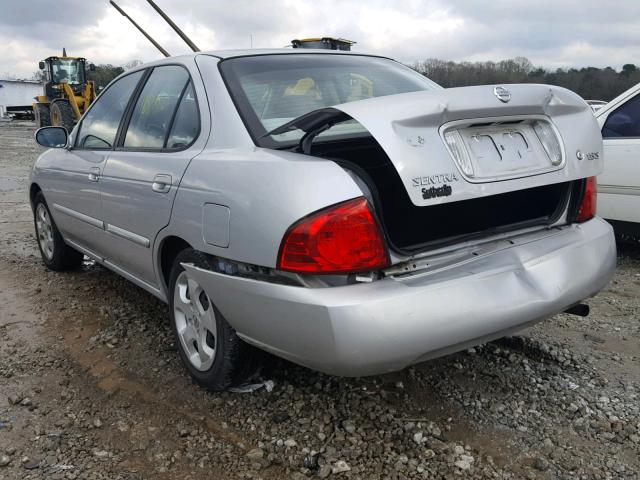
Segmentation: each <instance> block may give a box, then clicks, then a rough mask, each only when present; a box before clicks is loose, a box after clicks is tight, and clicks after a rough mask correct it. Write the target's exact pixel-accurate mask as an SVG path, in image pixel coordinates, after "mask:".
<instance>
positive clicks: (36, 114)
mask: <svg viewBox="0 0 640 480" xmlns="http://www.w3.org/2000/svg"><path fill="white" fill-rule="evenodd" d="M33 118H34V120H35V121H36V126H37V127H38V128H42V127H49V126H50V125H51V112H50V111H49V105H48V104H46V103H36V104H34V106H33Z"/></svg>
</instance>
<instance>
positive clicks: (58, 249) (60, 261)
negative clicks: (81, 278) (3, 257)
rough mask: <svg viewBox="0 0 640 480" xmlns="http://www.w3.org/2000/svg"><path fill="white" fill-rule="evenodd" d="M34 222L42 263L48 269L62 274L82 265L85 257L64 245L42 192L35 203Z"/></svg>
mask: <svg viewBox="0 0 640 480" xmlns="http://www.w3.org/2000/svg"><path fill="white" fill-rule="evenodd" d="M33 220H34V223H35V227H36V238H37V239H38V248H39V249H40V254H41V255H42V261H43V262H44V264H45V265H46V266H47V267H48V268H50V269H51V270H55V271H58V272H61V271H65V270H73V269H75V268H78V267H79V266H80V265H82V260H83V258H84V255H83V254H82V253H80V252H78V251H77V250H74V249H73V248H71V247H70V246H69V245H67V244H66V243H64V239H63V238H62V235H60V232H59V231H58V227H57V226H56V223H55V222H54V221H53V217H52V216H51V212H50V211H49V207H48V206H47V202H45V200H44V195H43V194H42V192H39V193H38V194H37V195H36V197H35V199H34V201H33Z"/></svg>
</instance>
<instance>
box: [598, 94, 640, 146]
mask: <svg viewBox="0 0 640 480" xmlns="http://www.w3.org/2000/svg"><path fill="white" fill-rule="evenodd" d="M602 137H603V138H619V137H640V95H636V96H635V97H633V98H632V99H631V100H628V101H627V102H625V103H624V104H622V105H621V106H620V107H618V109H617V110H614V111H613V112H612V113H611V114H609V117H608V118H607V121H606V122H604V126H603V127H602Z"/></svg>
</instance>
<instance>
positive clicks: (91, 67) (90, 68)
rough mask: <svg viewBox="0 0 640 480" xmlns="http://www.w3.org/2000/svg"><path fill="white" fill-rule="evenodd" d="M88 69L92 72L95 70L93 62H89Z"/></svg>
mask: <svg viewBox="0 0 640 480" xmlns="http://www.w3.org/2000/svg"><path fill="white" fill-rule="evenodd" d="M89 70H91V71H92V72H95V71H96V66H95V65H94V64H93V63H90V64H89Z"/></svg>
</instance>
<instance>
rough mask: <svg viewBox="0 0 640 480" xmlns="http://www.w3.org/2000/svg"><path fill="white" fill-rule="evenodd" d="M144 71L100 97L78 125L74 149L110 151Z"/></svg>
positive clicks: (132, 75) (117, 83) (117, 82)
mask: <svg viewBox="0 0 640 480" xmlns="http://www.w3.org/2000/svg"><path fill="white" fill-rule="evenodd" d="M143 73H144V71H142V70H140V71H138V72H135V73H132V74H131V75H127V76H126V77H123V78H121V79H120V80H118V81H116V82H115V83H114V84H113V85H111V86H110V87H109V88H108V89H107V90H105V92H104V93H103V94H102V95H100V98H98V99H97V100H96V103H95V104H94V105H93V106H92V107H91V109H90V110H89V111H88V112H87V115H86V116H85V117H84V119H83V120H82V124H81V125H80V128H79V131H78V136H77V141H76V147H78V148H87V149H91V150H94V149H95V150H100V149H110V148H112V147H113V144H114V142H115V139H116V134H117V132H118V126H119V125H120V120H121V119H122V115H123V114H124V111H125V109H126V108H127V104H128V103H129V99H130V98H131V95H132V94H133V91H134V90H135V88H136V85H138V82H139V81H140V78H141V77H142V75H143Z"/></svg>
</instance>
